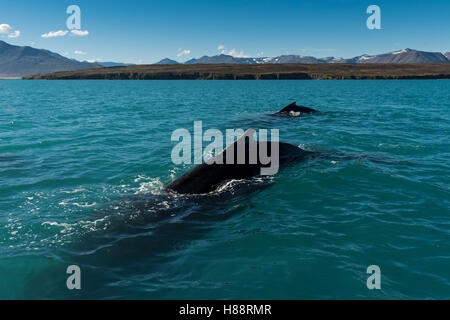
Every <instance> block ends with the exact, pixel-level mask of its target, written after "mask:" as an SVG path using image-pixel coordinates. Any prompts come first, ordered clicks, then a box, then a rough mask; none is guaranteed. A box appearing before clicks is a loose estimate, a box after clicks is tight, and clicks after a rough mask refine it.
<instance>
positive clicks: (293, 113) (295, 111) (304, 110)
mask: <svg viewBox="0 0 450 320" xmlns="http://www.w3.org/2000/svg"><path fill="white" fill-rule="evenodd" d="M316 112H318V111H317V110H314V109H311V108H308V107H304V106H298V105H297V102H293V103H291V104H290V105H288V106H287V107H285V108H283V109H281V110H280V111H278V112H277V113H275V114H274V115H278V116H289V117H301V116H303V115H305V114H311V113H316Z"/></svg>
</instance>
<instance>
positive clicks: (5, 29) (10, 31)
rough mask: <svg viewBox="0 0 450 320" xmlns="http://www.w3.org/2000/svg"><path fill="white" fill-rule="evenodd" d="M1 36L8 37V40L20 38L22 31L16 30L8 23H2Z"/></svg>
mask: <svg viewBox="0 0 450 320" xmlns="http://www.w3.org/2000/svg"><path fill="white" fill-rule="evenodd" d="M0 35H7V36H8V38H18V37H20V31H19V30H14V28H13V27H11V26H10V25H9V24H7V23H2V24H0Z"/></svg>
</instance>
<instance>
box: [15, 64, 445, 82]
mask: <svg viewBox="0 0 450 320" xmlns="http://www.w3.org/2000/svg"><path fill="white" fill-rule="evenodd" d="M22 79H24V80H422V79H450V63H429V64H428V63H426V64H264V65H262V64H261V65H258V64H251V65H241V64H217V65H215V64H195V65H138V66H126V67H109V68H98V69H87V70H78V71H64V72H56V73H50V74H43V75H31V76H24V77H23V78H22Z"/></svg>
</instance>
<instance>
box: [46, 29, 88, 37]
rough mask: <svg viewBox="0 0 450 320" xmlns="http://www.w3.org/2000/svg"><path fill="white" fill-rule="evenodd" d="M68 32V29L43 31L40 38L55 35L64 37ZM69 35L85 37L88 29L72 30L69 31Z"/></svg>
mask: <svg viewBox="0 0 450 320" xmlns="http://www.w3.org/2000/svg"><path fill="white" fill-rule="evenodd" d="M68 33H69V31H68V30H59V31H50V32H48V33H44V34H43V35H41V37H42V38H56V37H64V36H66V35H67V34H68ZM70 34H71V35H74V36H78V37H85V36H87V35H89V31H87V30H72V31H70Z"/></svg>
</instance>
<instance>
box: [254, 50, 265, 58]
mask: <svg viewBox="0 0 450 320" xmlns="http://www.w3.org/2000/svg"><path fill="white" fill-rule="evenodd" d="M263 55H264V52H262V51H261V52H258V53H257V54H256V56H257V57H262V56H263Z"/></svg>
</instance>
